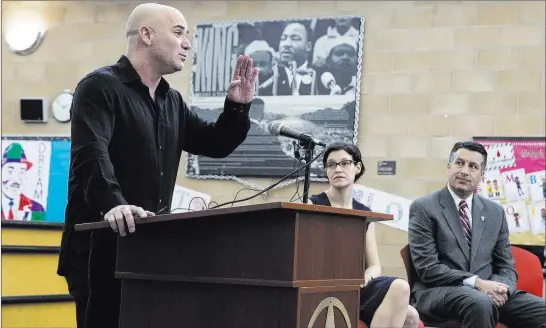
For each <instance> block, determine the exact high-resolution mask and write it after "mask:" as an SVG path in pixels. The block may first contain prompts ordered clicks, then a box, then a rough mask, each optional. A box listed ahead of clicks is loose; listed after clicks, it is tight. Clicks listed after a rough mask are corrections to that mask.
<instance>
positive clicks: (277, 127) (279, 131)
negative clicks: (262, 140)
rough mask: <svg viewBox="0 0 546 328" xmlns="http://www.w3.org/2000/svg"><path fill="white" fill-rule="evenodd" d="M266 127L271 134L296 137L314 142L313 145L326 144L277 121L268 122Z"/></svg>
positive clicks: (324, 145) (323, 145)
mask: <svg viewBox="0 0 546 328" xmlns="http://www.w3.org/2000/svg"><path fill="white" fill-rule="evenodd" d="M267 129H268V130H269V133H270V134H271V135H273V136H283V137H288V138H292V139H296V140H299V141H304V142H311V143H314V144H315V145H318V146H322V147H326V144H325V143H324V142H322V141H320V140H318V139H316V138H314V137H313V136H311V135H308V134H305V133H301V132H300V131H298V130H294V129H292V128H289V127H287V126H286V125H284V124H281V123H280V122H278V121H277V122H275V121H273V122H270V123H269V124H268V125H267Z"/></svg>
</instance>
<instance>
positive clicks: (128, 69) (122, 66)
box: [116, 55, 171, 94]
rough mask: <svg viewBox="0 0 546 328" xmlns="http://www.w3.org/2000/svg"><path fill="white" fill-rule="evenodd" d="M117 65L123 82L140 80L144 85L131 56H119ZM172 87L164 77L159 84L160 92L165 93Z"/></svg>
mask: <svg viewBox="0 0 546 328" xmlns="http://www.w3.org/2000/svg"><path fill="white" fill-rule="evenodd" d="M116 67H117V68H118V71H119V73H120V77H121V81H122V82H124V83H131V82H135V81H138V82H140V83H141V84H142V85H144V83H142V79H141V78H140V75H138V73H137V71H136V70H135V68H134V67H133V64H131V62H130V61H129V58H127V57H126V56H125V55H122V56H121V57H120V58H119V60H118V62H117V63H116ZM170 88H171V86H170V85H169V83H168V82H167V81H166V80H165V79H164V78H163V77H162V78H161V80H160V81H159V84H158V86H157V90H158V92H160V93H162V94H165V93H167V92H168V91H169V89H170Z"/></svg>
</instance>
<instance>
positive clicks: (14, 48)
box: [4, 11, 46, 55]
mask: <svg viewBox="0 0 546 328" xmlns="http://www.w3.org/2000/svg"><path fill="white" fill-rule="evenodd" d="M6 16H7V19H6V21H5V22H4V24H5V25H4V40H5V41H6V44H7V46H8V48H9V50H10V51H11V52H13V53H14V54H17V55H29V54H31V53H33V52H34V51H36V49H38V47H39V46H40V44H41V43H42V41H43V40H44V35H45V32H46V29H45V24H44V23H43V21H42V19H41V18H40V17H39V16H38V15H36V14H35V13H32V12H28V11H14V12H10V13H7V15H6Z"/></svg>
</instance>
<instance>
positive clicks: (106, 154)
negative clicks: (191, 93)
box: [59, 56, 250, 275]
mask: <svg viewBox="0 0 546 328" xmlns="http://www.w3.org/2000/svg"><path fill="white" fill-rule="evenodd" d="M249 109H250V104H239V103H235V102H232V101H230V100H229V99H228V98H227V97H226V101H225V105H224V112H223V113H222V114H221V115H220V117H219V118H218V120H217V121H216V122H215V123H211V122H206V121H204V120H202V119H201V118H199V117H198V116H197V115H196V114H195V113H193V112H192V111H191V110H190V109H189V108H188V106H187V105H186V103H185V102H184V100H183V99H182V96H181V95H180V93H179V92H178V91H176V90H174V89H171V88H170V86H169V84H168V83H167V81H165V80H164V79H161V82H160V83H159V85H158V87H157V90H156V92H155V101H154V100H153V99H152V97H151V96H150V92H149V89H148V87H146V86H145V85H144V84H143V83H142V81H141V79H140V77H139V75H138V73H137V72H136V70H135V69H134V68H133V66H132V65H131V63H130V61H129V60H128V59H127V58H126V57H125V56H122V57H121V58H120V59H119V61H118V62H117V63H116V64H115V65H111V66H106V67H102V68H100V69H98V70H96V71H94V72H92V73H90V74H89V75H87V76H86V77H85V78H83V79H82V81H80V83H79V84H78V86H77V88H76V90H75V92H74V98H73V102H72V108H71V111H72V132H71V133H72V136H71V150H70V172H69V181H68V203H67V206H66V213H65V214H66V215H65V228H64V232H63V237H62V242H61V254H60V260H59V274H61V275H62V274H63V273H65V272H67V270H69V269H70V263H67V262H69V261H70V258H73V257H74V256H76V254H77V253H81V254H83V255H84V256H87V254H88V252H89V235H88V234H87V233H84V232H75V231H74V225H75V224H78V223H86V222H93V221H99V220H101V219H102V218H103V215H104V214H106V213H107V212H108V211H109V210H110V209H112V208H113V207H115V206H118V205H122V204H129V205H135V206H140V207H142V208H143V209H144V210H148V211H152V212H164V211H165V210H167V211H168V210H169V209H170V206H171V198H172V194H173V191H174V187H175V181H176V175H177V172H178V166H179V162H180V158H181V155H182V151H187V152H189V153H192V154H196V155H203V156H207V157H212V158H222V157H226V156H228V155H229V154H231V153H232V152H233V151H234V150H235V149H236V148H237V147H238V146H239V145H240V144H241V143H242V142H243V141H244V140H245V138H246V136H247V133H248V130H249V129H250V120H249V117H248V111H249Z"/></svg>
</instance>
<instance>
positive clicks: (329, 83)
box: [320, 72, 341, 94]
mask: <svg viewBox="0 0 546 328" xmlns="http://www.w3.org/2000/svg"><path fill="white" fill-rule="evenodd" d="M320 81H321V82H322V85H323V86H324V87H325V88H327V89H329V90H331V91H332V92H331V93H330V94H340V93H341V88H340V87H339V86H338V85H337V84H336V78H335V77H334V75H332V73H330V72H324V73H322V75H321V76H320Z"/></svg>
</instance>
